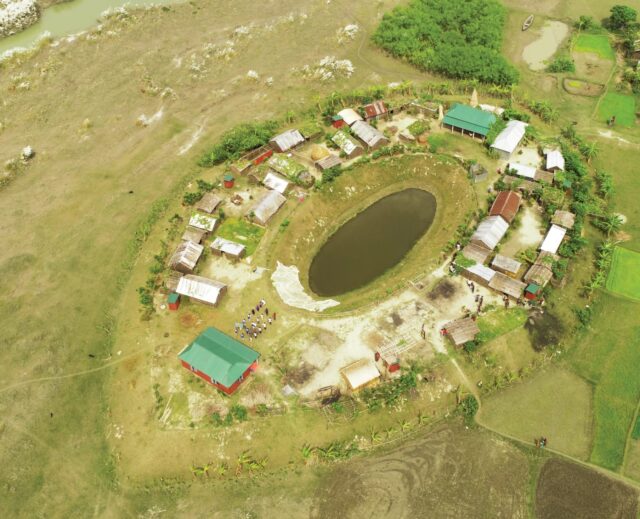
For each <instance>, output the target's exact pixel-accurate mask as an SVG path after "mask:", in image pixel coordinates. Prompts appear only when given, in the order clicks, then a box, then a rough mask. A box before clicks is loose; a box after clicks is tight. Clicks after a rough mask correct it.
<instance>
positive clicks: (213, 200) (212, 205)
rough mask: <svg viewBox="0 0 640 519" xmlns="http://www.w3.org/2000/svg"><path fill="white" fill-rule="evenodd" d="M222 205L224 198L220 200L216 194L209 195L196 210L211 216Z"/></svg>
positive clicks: (201, 200) (200, 202)
mask: <svg viewBox="0 0 640 519" xmlns="http://www.w3.org/2000/svg"><path fill="white" fill-rule="evenodd" d="M221 203H222V198H220V197H219V196H218V195H216V194H215V193H207V194H206V195H204V196H203V197H202V198H201V199H200V201H199V202H198V205H196V209H197V210H198V211H202V212H203V213H207V214H211V213H213V212H214V211H215V210H216V209H217V208H218V206H219V205H220V204H221Z"/></svg>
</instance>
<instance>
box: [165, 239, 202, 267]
mask: <svg viewBox="0 0 640 519" xmlns="http://www.w3.org/2000/svg"><path fill="white" fill-rule="evenodd" d="M202 251H204V247H203V246H202V245H200V244H199V243H194V242H192V241H183V242H182V243H180V245H178V247H177V248H176V250H175V252H174V253H173V254H172V256H171V259H170V260H169V266H170V267H171V268H172V269H175V268H176V267H182V268H183V269H185V270H189V271H191V270H193V269H194V268H196V264H197V263H198V260H199V259H200V256H201V255H202Z"/></svg>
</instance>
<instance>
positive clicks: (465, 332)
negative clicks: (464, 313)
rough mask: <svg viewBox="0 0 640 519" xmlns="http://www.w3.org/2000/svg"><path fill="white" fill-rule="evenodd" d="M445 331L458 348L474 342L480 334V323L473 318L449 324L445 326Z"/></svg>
mask: <svg viewBox="0 0 640 519" xmlns="http://www.w3.org/2000/svg"><path fill="white" fill-rule="evenodd" d="M444 329H445V331H446V332H447V335H448V336H449V337H451V340H453V343H454V344H455V345H456V346H461V345H463V344H465V343H467V342H470V341H472V340H473V339H475V338H476V335H478V334H479V333H480V328H478V323H476V322H475V320H473V319H472V318H471V317H465V318H463V319H457V320H455V321H451V322H448V323H447V324H445V325H444Z"/></svg>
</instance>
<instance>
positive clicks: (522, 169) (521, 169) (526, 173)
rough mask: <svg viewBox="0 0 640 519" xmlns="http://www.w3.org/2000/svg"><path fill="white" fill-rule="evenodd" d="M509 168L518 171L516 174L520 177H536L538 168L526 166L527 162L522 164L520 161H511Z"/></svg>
mask: <svg viewBox="0 0 640 519" xmlns="http://www.w3.org/2000/svg"><path fill="white" fill-rule="evenodd" d="M508 166H509V169H510V170H513V171H515V172H516V175H518V176H519V177H524V178H530V179H535V178H536V168H534V167H533V166H526V165H525V164H520V163H519V162H511V163H509V164H508Z"/></svg>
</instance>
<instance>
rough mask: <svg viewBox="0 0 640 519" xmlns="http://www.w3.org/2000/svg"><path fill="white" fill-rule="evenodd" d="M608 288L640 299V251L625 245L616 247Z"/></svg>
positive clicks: (616, 292) (637, 299)
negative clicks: (627, 247)
mask: <svg viewBox="0 0 640 519" xmlns="http://www.w3.org/2000/svg"><path fill="white" fill-rule="evenodd" d="M607 290H609V291H611V292H613V293H614V294H620V295H622V296H625V297H629V298H631V299H635V300H636V301H640V253H638V252H635V251H632V250H629V249H625V248H624V247H616V248H615V250H614V252H613V261H612V262H611V270H610V271H609V276H608V278H607Z"/></svg>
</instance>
